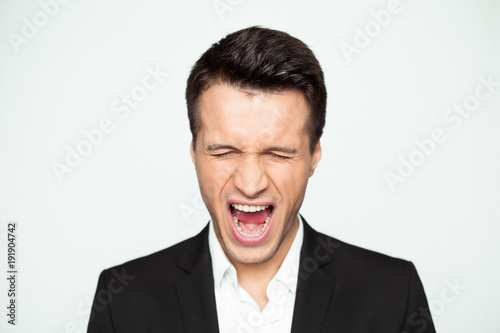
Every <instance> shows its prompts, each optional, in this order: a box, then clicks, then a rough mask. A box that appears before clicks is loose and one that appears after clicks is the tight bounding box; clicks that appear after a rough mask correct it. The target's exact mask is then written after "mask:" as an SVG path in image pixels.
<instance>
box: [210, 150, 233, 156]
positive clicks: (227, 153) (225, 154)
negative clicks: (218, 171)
mask: <svg viewBox="0 0 500 333" xmlns="http://www.w3.org/2000/svg"><path fill="white" fill-rule="evenodd" d="M231 154H233V152H232V151H227V152H225V153H221V154H214V155H213V156H215V157H227V156H229V155H231Z"/></svg>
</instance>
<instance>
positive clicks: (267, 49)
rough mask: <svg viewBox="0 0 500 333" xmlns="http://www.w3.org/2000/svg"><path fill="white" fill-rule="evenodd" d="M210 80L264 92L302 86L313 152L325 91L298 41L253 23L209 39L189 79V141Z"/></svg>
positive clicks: (309, 53)
mask: <svg viewBox="0 0 500 333" xmlns="http://www.w3.org/2000/svg"><path fill="white" fill-rule="evenodd" d="M214 83H225V84H229V85H232V86H237V87H241V88H243V89H251V90H257V91H264V92H272V91H283V90H287V89H298V90H300V91H302V92H303V93H304V95H305V97H306V100H307V102H308V104H309V108H310V116H309V122H308V125H307V129H308V132H309V143H310V151H311V153H312V152H313V151H314V146H315V145H316V143H317V142H318V140H319V138H320V137H321V134H322V132H323V127H324V126H325V116H326V95H327V93H326V87H325V82H324V77H323V71H322V70H321V67H320V65H319V62H318V60H317V59H316V57H315V56H314V54H313V52H312V51H311V50H310V49H309V48H308V47H307V45H306V44H304V43H303V42H302V41H300V40H299V39H297V38H295V37H292V36H290V35H289V34H287V33H285V32H282V31H278V30H271V29H266V28H262V27H257V26H255V27H250V28H246V29H243V30H239V31H236V32H233V33H231V34H229V35H227V36H226V37H224V38H222V39H221V40H220V41H219V42H217V43H215V44H213V45H212V46H211V47H210V48H209V49H208V50H207V51H206V52H205V53H204V54H203V55H202V56H201V57H200V59H198V61H197V62H196V64H195V65H194V66H193V68H192V70H191V74H190V75H189V78H188V80H187V87H186V103H187V109H188V117H189V126H190V128H191V133H192V135H193V144H196V136H197V134H198V130H199V129H200V125H201V124H200V120H199V117H197V109H198V102H199V98H200V95H201V93H202V92H203V91H204V90H206V89H208V87H210V85H211V84H214Z"/></svg>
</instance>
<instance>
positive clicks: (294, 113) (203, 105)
mask: <svg viewBox="0 0 500 333" xmlns="http://www.w3.org/2000/svg"><path fill="white" fill-rule="evenodd" d="M199 116H200V120H201V129H200V132H199V135H200V137H201V139H202V141H203V142H205V143H207V144H210V143H214V142H212V141H231V143H239V144H240V145H246V144H249V143H250V142H252V143H254V142H255V141H260V142H261V143H263V141H272V142H269V143H272V144H279V143H280V142H281V143H284V144H285V143H286V144H292V143H295V144H296V145H298V144H299V143H301V142H302V141H303V140H304V137H307V131H306V124H307V120H308V117H309V106H308V104H307V100H306V98H305V96H304V94H303V93H302V92H301V91H299V90H285V91H281V92H261V91H249V90H243V89H240V88H237V87H232V86H229V85H226V84H215V85H212V86H210V87H209V88H208V89H207V90H205V91H204V92H203V93H202V95H201V97H200V103H199ZM257 139H258V140H257ZM207 141H209V142H207ZM238 141H239V142H238ZM284 141H286V142H284Z"/></svg>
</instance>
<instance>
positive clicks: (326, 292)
mask: <svg viewBox="0 0 500 333" xmlns="http://www.w3.org/2000/svg"><path fill="white" fill-rule="evenodd" d="M302 221H303V222H304V242H303V244H302V249H301V252H300V267H299V277H298V281H297V293H296V297H295V307H294V312H293V322H292V330H291V332H292V333H303V332H308V333H319V332H321V328H322V326H323V322H324V320H325V316H326V311H327V308H328V304H329V303H330V299H331V297H332V294H333V289H334V286H335V277H334V276H333V275H331V274H330V273H328V272H327V271H326V270H325V269H323V267H324V266H325V265H327V264H328V263H329V262H330V261H331V260H332V259H333V253H334V252H335V248H336V247H338V244H336V243H332V242H331V239H328V238H327V237H325V235H322V234H320V233H318V232H316V231H315V230H314V229H312V228H311V227H310V226H309V224H307V222H306V221H305V219H304V218H303V217H302Z"/></svg>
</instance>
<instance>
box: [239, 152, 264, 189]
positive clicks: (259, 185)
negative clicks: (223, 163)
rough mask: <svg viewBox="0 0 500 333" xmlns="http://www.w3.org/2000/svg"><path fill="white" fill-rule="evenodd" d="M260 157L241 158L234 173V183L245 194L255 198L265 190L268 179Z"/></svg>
mask: <svg viewBox="0 0 500 333" xmlns="http://www.w3.org/2000/svg"><path fill="white" fill-rule="evenodd" d="M263 164H264V163H262V161H260V158H253V159H251V160H250V159H242V160H241V162H240V163H239V165H238V167H237V168H236V170H235V174H234V185H235V186H236V188H238V189H239V190H240V191H241V192H242V193H243V194H244V195H245V196H247V197H249V198H256V197H258V196H259V194H261V193H262V192H263V191H265V190H266V189H267V187H268V185H269V179H268V176H267V173H266V170H265V167H264V165H263Z"/></svg>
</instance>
